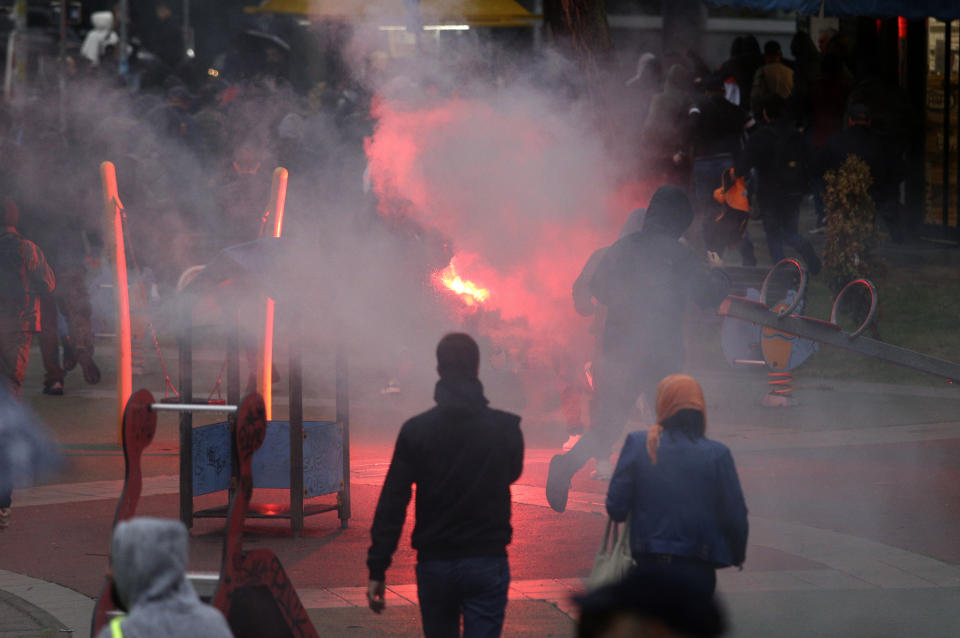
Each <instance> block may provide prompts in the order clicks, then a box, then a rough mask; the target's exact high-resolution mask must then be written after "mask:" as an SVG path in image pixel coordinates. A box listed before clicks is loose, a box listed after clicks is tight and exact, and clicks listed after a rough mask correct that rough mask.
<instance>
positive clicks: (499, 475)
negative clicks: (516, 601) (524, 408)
mask: <svg viewBox="0 0 960 638" xmlns="http://www.w3.org/2000/svg"><path fill="white" fill-rule="evenodd" d="M479 366H480V352H479V348H478V347H477V343H476V342H475V341H474V340H473V339H472V338H471V337H470V336H469V335H466V334H462V333H453V334H448V335H447V336H445V337H444V338H443V339H441V340H440V343H439V344H438V345H437V372H438V373H439V375H440V380H439V381H438V382H437V385H436V390H435V392H434V398H435V400H436V402H437V405H436V406H435V407H434V408H432V409H430V410H427V411H426V412H424V413H422V414H419V415H417V416H415V417H413V418H412V419H410V420H409V421H407V422H406V423H404V424H403V427H402V428H400V434H399V435H398V436H397V443H396V447H395V448H394V451H393V459H392V460H391V461H390V469H389V470H388V472H387V477H386V479H385V480H384V483H383V489H382V490H381V492H380V499H379V501H378V502H377V509H376V512H375V514H374V518H373V527H372V528H371V530H370V536H371V539H372V543H371V545H370V550H369V552H368V553H367V567H368V569H369V572H370V584H369V587H368V589H367V600H368V602H369V604H370V608H371V609H372V610H373V611H374V612H376V613H380V612H381V611H383V608H384V606H385V601H384V595H385V592H386V585H385V573H386V570H387V568H388V567H389V566H390V562H391V557H392V555H393V552H394V551H395V550H396V548H397V543H398V542H399V540H400V531H401V529H402V528H403V522H404V518H405V517H406V511H407V505H408V503H409V502H410V495H411V486H412V485H414V484H416V486H417V498H416V522H415V524H414V528H413V535H412V538H411V541H412V545H413V548H414V549H416V550H417V596H418V598H419V601H420V615H421V618H422V620H423V633H424V635H425V636H426V637H427V638H446V637H448V636H459V635H460V618H461V615H462V616H463V627H464V629H463V636H464V638H478V637H481V636H482V637H487V636H491V637H496V636H499V635H500V633H501V631H502V629H503V619H504V614H505V611H506V606H507V588H508V586H509V584H510V568H509V564H508V562H507V545H509V544H510V540H511V538H512V536H513V528H512V527H511V526H510V507H511V500H510V485H511V484H512V483H513V482H514V481H516V480H517V479H518V478H520V474H521V472H522V471H523V435H522V433H521V431H520V417H519V416H517V415H515V414H510V413H508V412H502V411H500V410H494V409H491V408H489V407H487V399H486V398H485V397H484V395H483V385H482V384H481V383H480V380H479V379H478V378H477V373H478V371H479Z"/></svg>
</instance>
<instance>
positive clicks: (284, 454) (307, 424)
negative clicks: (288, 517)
mask: <svg viewBox="0 0 960 638" xmlns="http://www.w3.org/2000/svg"><path fill="white" fill-rule="evenodd" d="M303 434H304V441H303V489H304V492H305V493H304V497H305V498H312V497H314V496H322V495H324V494H332V493H334V492H339V491H340V489H341V487H342V486H341V481H342V480H343V436H342V434H341V432H340V425H339V424H338V423H336V422H335V421H304V422H303ZM231 461H232V455H231V453H230V426H229V424H228V423H226V422H222V423H213V424H211V425H205V426H203V427H199V428H194V429H193V495H194V496H200V495H202V494H210V493H211V492H219V491H221V490H226V489H228V488H229V487H230V476H231V474H232V471H231V470H232V468H231V465H232V463H231ZM253 487H255V488H257V487H260V488H268V489H290V422H289V421H267V436H266V438H265V439H264V441H263V445H261V446H260V449H259V450H257V451H256V452H254V454H253Z"/></svg>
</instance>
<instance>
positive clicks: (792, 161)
mask: <svg viewBox="0 0 960 638" xmlns="http://www.w3.org/2000/svg"><path fill="white" fill-rule="evenodd" d="M774 169H775V173H774V175H775V181H776V184H777V188H778V189H779V190H780V191H781V192H782V193H783V194H784V195H791V196H801V195H805V194H807V193H809V192H810V162H809V159H808V153H807V140H806V138H805V137H804V135H803V131H798V130H796V129H794V128H792V127H791V128H790V129H786V130H777V150H776V154H775V158H774Z"/></svg>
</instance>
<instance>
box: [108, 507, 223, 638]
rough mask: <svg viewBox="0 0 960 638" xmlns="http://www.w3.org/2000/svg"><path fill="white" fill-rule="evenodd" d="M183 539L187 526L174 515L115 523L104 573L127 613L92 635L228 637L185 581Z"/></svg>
mask: <svg viewBox="0 0 960 638" xmlns="http://www.w3.org/2000/svg"><path fill="white" fill-rule="evenodd" d="M188 539H189V535H188V532H187V528H186V527H185V526H184V525H183V523H181V522H180V521H176V520H168V519H161V518H146V517H143V518H132V519H130V520H127V521H121V522H120V523H117V526H116V527H115V528H114V530H113V540H112V541H111V544H110V578H111V580H112V582H113V590H114V597H115V598H116V602H117V603H118V604H119V605H121V606H122V607H123V608H124V609H126V610H127V615H126V616H121V617H119V618H115V619H114V620H113V621H111V624H108V625H106V626H104V627H103V628H102V629H101V630H100V632H99V633H98V634H97V638H115V637H116V636H122V637H123V638H173V637H176V638H191V637H196V638H233V634H232V633H231V631H230V627H229V626H228V625H227V621H226V620H225V619H224V617H223V615H222V614H221V613H220V611H219V610H217V609H215V608H213V607H211V606H210V605H206V604H204V603H202V602H200V598H198V597H197V593H196V592H195V591H194V589H193V586H191V585H190V583H189V582H187V544H188ZM115 625H119V627H118V628H117V627H116V626H115ZM117 629H119V631H117Z"/></svg>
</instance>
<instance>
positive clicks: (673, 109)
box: [641, 64, 693, 185]
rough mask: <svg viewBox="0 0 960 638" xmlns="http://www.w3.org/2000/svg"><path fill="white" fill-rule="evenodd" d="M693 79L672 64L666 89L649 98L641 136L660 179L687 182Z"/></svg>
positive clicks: (651, 167) (680, 182)
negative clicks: (689, 116)
mask: <svg viewBox="0 0 960 638" xmlns="http://www.w3.org/2000/svg"><path fill="white" fill-rule="evenodd" d="M692 88H693V80H692V78H691V77H690V73H689V71H687V69H686V68H685V67H683V66H681V65H679V64H675V65H673V66H672V67H670V71H669V72H668V73H667V80H666V83H665V85H664V87H663V92H662V93H659V94H658V95H656V96H655V97H654V98H653V101H652V102H650V111H649V112H648V113H647V117H646V120H645V121H644V124H643V130H642V133H641V139H642V143H643V147H644V150H645V152H646V154H647V158H646V159H647V162H648V163H649V166H650V170H651V171H652V172H653V173H654V175H656V176H659V178H660V181H661V183H668V184H676V185H686V184H687V181H688V178H689V166H690V164H689V158H687V157H686V153H687V145H688V144H689V135H690V130H689V122H688V117H687V112H688V111H689V110H690V104H691V103H692V101H693V98H692V95H691V90H692Z"/></svg>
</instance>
